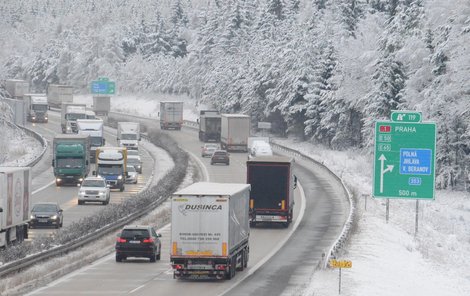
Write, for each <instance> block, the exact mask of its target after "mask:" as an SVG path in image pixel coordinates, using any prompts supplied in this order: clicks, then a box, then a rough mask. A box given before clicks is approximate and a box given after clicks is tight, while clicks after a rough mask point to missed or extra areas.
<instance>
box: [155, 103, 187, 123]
mask: <svg viewBox="0 0 470 296" xmlns="http://www.w3.org/2000/svg"><path fill="white" fill-rule="evenodd" d="M159 115H160V128H161V129H165V130H166V129H170V128H173V129H177V130H180V129H181V127H182V126H183V102H179V101H162V102H160V112H159Z"/></svg>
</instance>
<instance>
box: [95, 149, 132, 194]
mask: <svg viewBox="0 0 470 296" xmlns="http://www.w3.org/2000/svg"><path fill="white" fill-rule="evenodd" d="M93 173H94V174H95V175H97V176H101V177H103V178H104V179H106V183H107V184H108V185H109V186H110V188H112V189H119V191H121V192H122V191H124V189H125V185H124V184H125V182H126V177H127V149H126V148H124V147H99V148H97V149H96V171H95V172H93Z"/></svg>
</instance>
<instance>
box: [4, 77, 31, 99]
mask: <svg viewBox="0 0 470 296" xmlns="http://www.w3.org/2000/svg"><path fill="white" fill-rule="evenodd" d="M5 89H6V90H7V92H8V93H9V94H10V95H11V97H12V98H13V99H21V98H23V96H24V95H25V94H27V93H29V83H28V82H26V81H24V80H21V79H7V80H5Z"/></svg>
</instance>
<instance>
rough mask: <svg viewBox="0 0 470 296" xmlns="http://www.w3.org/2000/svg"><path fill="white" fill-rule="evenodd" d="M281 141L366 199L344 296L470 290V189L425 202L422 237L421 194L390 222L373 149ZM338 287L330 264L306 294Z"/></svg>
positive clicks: (191, 114) (394, 205)
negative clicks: (375, 179)
mask: <svg viewBox="0 0 470 296" xmlns="http://www.w3.org/2000/svg"><path fill="white" fill-rule="evenodd" d="M165 99H169V100H171V99H176V98H175V97H169V96H164V97H162V96H155V97H145V96H124V95H123V96H115V97H113V98H112V100H111V108H112V110H113V111H121V112H122V111H126V112H129V113H135V114H140V115H144V116H151V117H155V118H157V117H156V115H157V113H158V109H159V107H158V106H159V104H158V103H159V100H165ZM75 102H82V103H83V102H84V103H87V104H89V105H91V102H92V99H91V96H77V97H76V98H75ZM199 108H203V107H202V106H199ZM185 109H186V110H185V113H184V116H185V119H187V120H196V118H197V117H198V115H197V109H198V106H196V104H195V103H194V102H193V101H191V100H190V99H189V98H185ZM276 141H277V142H279V143H280V144H284V145H286V146H290V147H293V148H295V149H297V150H299V151H301V152H303V153H305V154H307V155H309V156H311V157H312V158H314V159H317V160H321V161H323V162H324V163H325V164H326V165H327V166H328V167H329V168H330V169H332V170H333V171H334V172H336V173H337V174H338V175H339V176H341V177H342V178H343V179H344V181H345V182H346V184H348V186H349V187H350V189H351V191H352V192H353V193H354V194H355V195H356V197H357V199H358V202H357V204H356V210H357V215H358V227H357V229H356V230H355V231H354V233H353V236H352V238H351V240H350V242H349V245H348V246H347V247H346V248H345V251H344V254H343V255H342V256H341V257H340V258H338V259H344V260H351V261H352V268H351V269H342V273H341V295H347V296H369V295H381V296H382V295H383V296H388V295H390V296H391V295H394V296H395V295H401V296H406V295H410V296H411V295H413V296H415V295H426V296H434V295H436V296H438V295H439V296H447V295H449V296H451V295H452V296H464V295H470V267H469V265H468V258H470V222H469V221H470V196H469V193H467V192H452V191H436V199H435V200H434V201H421V202H420V203H419V211H418V214H419V216H418V217H419V218H418V221H419V224H418V233H417V235H416V236H415V206H416V203H415V201H405V200H392V201H390V219H389V222H388V223H387V222H386V219H385V200H382V199H371V198H370V193H371V188H372V185H371V182H372V157H371V156H370V155H364V154H362V153H361V152H359V151H331V150H327V149H325V148H323V147H320V146H315V145H312V144H309V143H306V142H296V141H295V139H284V140H282V139H277V140H276ZM24 146H26V145H24ZM364 196H366V197H364ZM366 202H367V204H365V203H366ZM338 290H339V270H338V269H323V270H319V271H318V272H316V273H315V274H314V276H313V278H312V281H311V282H310V283H309V284H307V285H306V286H305V290H304V293H303V294H304V295H306V296H311V295H315V296H318V295H336V294H338V292H339V291H338Z"/></svg>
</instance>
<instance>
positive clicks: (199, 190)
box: [170, 182, 250, 279]
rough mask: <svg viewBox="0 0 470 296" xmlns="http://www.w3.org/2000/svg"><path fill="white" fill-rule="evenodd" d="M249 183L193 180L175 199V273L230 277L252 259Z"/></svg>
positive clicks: (173, 225)
mask: <svg viewBox="0 0 470 296" xmlns="http://www.w3.org/2000/svg"><path fill="white" fill-rule="evenodd" d="M249 196H250V185H248V184H235V183H210V182H199V183H194V184H192V185H190V186H188V187H186V188H184V189H181V190H179V191H177V192H175V193H173V196H172V199H171V243H170V246H171V247H170V261H171V265H172V267H173V272H174V273H173V275H174V277H175V278H189V277H192V276H194V277H199V276H200V277H212V278H216V279H224V278H225V279H231V278H233V277H234V276H235V272H236V270H240V271H241V270H243V269H244V268H246V267H247V265H248V259H249V252H250V248H249V245H248V243H249V237H250V227H249V221H248V219H249V216H248V204H249Z"/></svg>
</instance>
